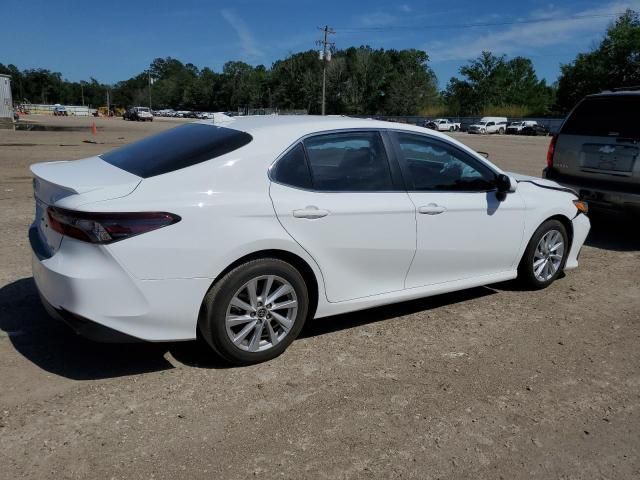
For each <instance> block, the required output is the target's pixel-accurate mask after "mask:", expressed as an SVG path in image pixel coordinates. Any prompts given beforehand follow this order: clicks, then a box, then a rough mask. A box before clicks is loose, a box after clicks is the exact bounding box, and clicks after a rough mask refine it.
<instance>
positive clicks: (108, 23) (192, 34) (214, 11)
mask: <svg viewBox="0 0 640 480" xmlns="http://www.w3.org/2000/svg"><path fill="white" fill-rule="evenodd" d="M626 8H634V9H636V10H640V0H611V1H609V0H599V1H592V0H565V1H561V2H556V3H550V2H546V1H534V0H492V1H486V0H476V1H465V0H439V1H437V2H436V1H417V0H414V1H410V0H406V1H405V0H402V1H400V2H390V1H389V0H386V1H383V0H368V1H367V0H357V1H345V0H343V1H336V0H323V1H317V0H312V1H310V0H297V1H290V0H270V1H259V0H236V1H222V0H220V1H217V0H180V1H177V0H155V1H152V0H138V1H135V0H128V1H122V0H111V1H109V2H101V1H96V0H93V1H92V0H83V1H76V0H69V1H64V0H59V1H51V0H28V1H17V0H10V1H8V2H3V6H2V9H3V17H5V19H9V21H4V22H2V28H0V45H1V47H0V63H4V64H9V63H13V64H15V65H16V66H18V67H19V68H21V69H22V68H35V67H43V68H48V69H51V70H55V71H59V72H61V73H62V74H63V76H64V77H65V78H68V79H69V80H81V79H88V78H89V77H95V78H97V79H98V80H99V81H101V82H107V83H113V82H115V81H117V80H122V79H126V78H129V77H131V76H132V75H134V74H136V73H139V72H140V71H142V70H144V69H145V68H146V67H147V66H148V65H149V63H150V62H151V60H153V59H154V58H156V57H166V56H172V57H174V58H178V59H180V60H181V61H183V62H185V63H186V62H191V63H193V64H195V65H197V66H198V67H204V66H209V67H211V68H213V69H214V70H216V71H220V70H221V68H222V65H223V64H224V63H225V62H226V61H228V60H244V61H246V62H248V63H251V64H254V65H257V64H264V65H267V66H269V65H271V63H272V62H273V61H274V60H277V59H279V58H283V57H284V56H286V55H287V54H288V53H291V52H297V51H301V50H306V49H309V48H315V45H314V41H315V40H316V39H318V38H319V37H320V32H319V31H318V30H317V27H318V26H319V25H325V24H328V25H330V26H332V27H334V28H335V30H336V32H337V34H336V35H335V36H333V38H332V40H333V41H334V42H335V43H336V46H337V47H338V48H345V47H348V46H352V45H355V46H357V45H370V46H372V47H375V48H380V47H383V48H396V49H401V48H419V49H423V50H425V51H426V52H427V53H428V54H429V56H430V57H431V62H430V64H431V66H432V68H433V69H434V70H435V72H436V74H437V75H438V79H439V81H440V86H441V87H444V85H446V82H447V81H448V79H449V78H450V77H451V76H453V75H456V74H457V71H458V68H459V67H460V65H462V64H463V63H465V62H466V61H467V60H468V59H471V58H474V57H475V56H477V55H478V54H479V53H480V52H481V51H482V50H483V49H486V50H491V51H493V52H494V53H496V54H506V55H508V56H516V55H524V56H528V57H530V58H532V60H533V61H534V64H535V67H536V69H537V71H538V74H539V75H540V76H541V77H544V78H546V79H547V80H548V81H550V82H553V81H554V80H555V79H556V78H557V75H558V73H559V65H560V63H562V62H565V63H566V62H569V61H571V60H572V59H573V58H574V56H575V54H576V53H578V52H581V51H586V50H588V49H590V48H592V47H593V46H595V45H596V44H597V43H598V42H599V40H600V39H601V38H602V35H603V33H604V31H605V28H606V26H607V25H608V24H609V23H610V22H612V21H613V20H614V16H613V15H615V14H616V13H619V12H622V11H624V10H625V9H626ZM576 16H580V17H582V18H580V19H575V18H574V17H576ZM547 19H552V21H547ZM540 20H542V21H540ZM478 24H482V25H483V26H470V25H478Z"/></svg>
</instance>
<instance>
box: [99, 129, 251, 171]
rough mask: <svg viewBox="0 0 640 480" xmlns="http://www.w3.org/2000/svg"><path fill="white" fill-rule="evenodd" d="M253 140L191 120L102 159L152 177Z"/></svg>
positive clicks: (126, 169)
mask: <svg viewBox="0 0 640 480" xmlns="http://www.w3.org/2000/svg"><path fill="white" fill-rule="evenodd" d="M251 140H253V138H252V137H251V135H249V134H248V133H246V132H241V131H239V130H233V129H230V128H224V127H216V126H213V125H204V124H199V123H190V124H187V125H181V126H179V127H176V128H172V129H171V130H167V131H165V132H162V133H159V134H157V135H153V136H151V137H147V138H143V139H142V140H139V141H137V142H134V143H131V144H129V145H126V146H124V147H121V148H118V149H116V150H113V151H111V152H108V153H105V154H102V155H100V158H102V160H104V161H105V162H107V163H110V164H111V165H113V166H115V167H118V168H121V169H122V170H125V171H127V172H129V173H133V174H134V175H138V176H139V177H142V178H149V177H155V176H156V175H162V174H163V173H169V172H173V171H175V170H179V169H181V168H185V167H190V166H191V165H195V164H197V163H202V162H205V161H207V160H211V159H212V158H216V157H220V156H222V155H225V154H227V153H229V152H233V151H234V150H237V149H238V148H240V147H244V146H245V145H247V144H248V143H249V142H251Z"/></svg>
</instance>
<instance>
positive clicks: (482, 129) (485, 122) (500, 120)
mask: <svg viewBox="0 0 640 480" xmlns="http://www.w3.org/2000/svg"><path fill="white" fill-rule="evenodd" d="M506 131H507V117H482V118H481V119H480V121H479V122H478V123H475V124H473V125H471V126H470V127H469V133H480V134H485V133H497V134H500V135H503V134H504V133H505V132H506Z"/></svg>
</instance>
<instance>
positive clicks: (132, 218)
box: [29, 116, 589, 364]
mask: <svg viewBox="0 0 640 480" xmlns="http://www.w3.org/2000/svg"><path fill="white" fill-rule="evenodd" d="M31 171H32V172H33V176H34V194H35V221H34V223H33V225H32V226H31V228H30V230H29V239H30V243H31V247H32V250H33V276H34V279H35V282H36V285H37V288H38V291H39V293H40V296H41V298H42V301H43V304H44V305H45V307H46V309H47V311H48V312H49V313H50V314H51V315H53V316H55V317H57V318H60V319H63V320H64V321H66V322H67V323H68V324H69V325H71V326H72V327H73V328H74V329H75V330H76V331H77V332H78V333H80V334H83V335H85V336H87V337H90V338H95V339H100V340H108V341H131V340H146V341H176V340H191V339H195V338H202V339H203V340H204V341H206V342H207V343H208V344H209V345H210V346H211V347H212V349H213V350H214V351H215V352H217V354H218V355H219V356H221V357H223V358H225V359H226V360H227V361H229V362H231V363H234V364H250V363H256V362H261V361H265V360H268V359H271V358H274V357H275V356H277V355H279V354H281V353H282V352H283V351H284V350H285V349H286V348H287V347H288V346H289V345H290V344H291V342H292V341H293V340H294V339H295V338H296V336H297V335H298V334H299V332H300V330H301V329H302V327H303V325H304V323H305V320H307V319H308V318H320V317H327V316H330V315H335V314H339V313H344V312H351V311H355V310H361V309H365V308H371V307H375V306H379V305H385V304H390V303H394V302H402V301H406V300H411V299H415V298H419V297H426V296H430V295H436V294H441V293H445V292H451V291H455V290H461V289H466V288H471V287H477V286H481V285H486V284H492V283H496V282H502V281H506V280H512V279H516V278H518V279H519V280H520V281H521V282H523V283H524V284H526V285H528V286H530V287H531V288H533V289H540V288H544V287H546V286H548V285H549V284H551V283H552V282H553V281H554V280H556V279H557V278H558V277H559V276H560V275H562V273H563V272H564V271H567V270H570V269H573V268H576V267H577V265H578V254H579V252H580V249H581V247H582V245H583V242H584V240H585V238H586V236H587V233H588V231H589V220H588V218H587V216H586V213H587V205H586V203H584V202H582V201H581V200H580V199H579V198H578V196H577V195H576V194H575V193H574V192H573V191H572V190H570V189H567V188H563V187H561V186H560V185H558V184H557V183H555V182H552V181H550V180H543V179H539V178H533V177H524V176H519V175H515V174H509V173H506V172H503V171H502V170H501V169H500V168H498V167H497V166H495V165H493V164H492V163H491V162H489V161H488V160H487V159H486V158H484V157H483V156H481V155H479V154H478V153H476V152H475V151H473V150H471V149H470V148H468V147H466V146H465V145H463V144H462V143H460V142H457V141H456V140H454V139H452V138H449V137H448V136H445V135H444V134H440V133H438V132H433V131H428V130H425V129H423V128H420V127H417V126H409V125H401V124H395V123H387V122H382V121H376V120H369V119H352V118H343V117H331V116H328V117H314V116H308V117H306V116H305V117H300V116H295V117H288V116H264V117H246V118H242V117H235V118H233V119H229V120H228V121H226V122H223V123H219V124H213V123H211V122H207V121H202V122H196V123H189V124H184V125H181V126H178V127H176V128H173V129H170V130H167V131H164V132H162V133H159V134H157V135H154V136H151V137H147V138H145V139H142V140H140V141H138V142H135V143H132V144H130V145H126V146H123V147H121V148H118V149H116V150H113V151H110V152H107V153H104V154H102V155H99V156H96V157H91V158H87V159H83V160H77V161H62V162H47V163H39V164H35V165H33V166H32V167H31Z"/></svg>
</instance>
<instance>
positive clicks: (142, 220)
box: [47, 207, 180, 243]
mask: <svg viewBox="0 0 640 480" xmlns="http://www.w3.org/2000/svg"><path fill="white" fill-rule="evenodd" d="M47 213H48V216H49V223H50V225H51V228H52V229H53V230H55V231H56V232H58V233H60V234H62V235H65V236H67V237H72V238H75V239H77V240H82V241H84V242H91V243H112V242H116V241H118V240H123V239H125V238H129V237H133V236H135V235H140V234H141V233H147V232H150V231H152V230H157V229H158V228H162V227H166V226H168V225H172V224H174V223H176V222H179V221H180V217H179V216H177V215H174V214H172V213H167V212H132V213H117V212H114V213H104V212H95V213H94V212H77V211H74V210H67V209H64V208H57V207H49V208H48V209H47Z"/></svg>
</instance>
